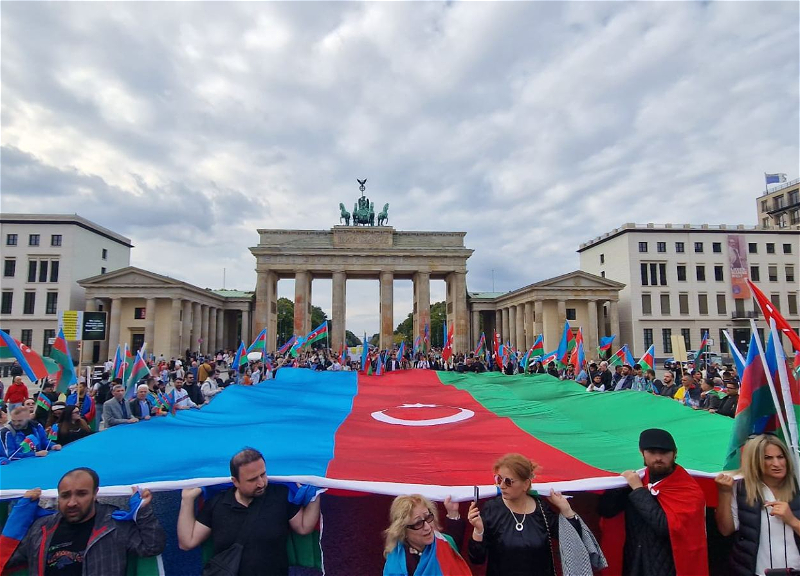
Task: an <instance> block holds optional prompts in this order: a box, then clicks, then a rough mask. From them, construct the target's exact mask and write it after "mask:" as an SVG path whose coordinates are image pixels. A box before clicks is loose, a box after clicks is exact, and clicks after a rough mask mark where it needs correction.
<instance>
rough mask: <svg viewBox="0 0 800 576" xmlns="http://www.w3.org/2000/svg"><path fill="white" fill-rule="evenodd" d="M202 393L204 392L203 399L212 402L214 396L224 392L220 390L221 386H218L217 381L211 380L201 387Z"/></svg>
mask: <svg viewBox="0 0 800 576" xmlns="http://www.w3.org/2000/svg"><path fill="white" fill-rule="evenodd" d="M200 392H202V394H203V398H205V399H206V400H211V399H212V398H213V397H214V396H216V395H217V394H219V393H220V392H222V390H220V389H219V384H217V381H216V380H214V379H213V378H209V379H208V380H206V381H205V382H203V385H202V386H201V387H200Z"/></svg>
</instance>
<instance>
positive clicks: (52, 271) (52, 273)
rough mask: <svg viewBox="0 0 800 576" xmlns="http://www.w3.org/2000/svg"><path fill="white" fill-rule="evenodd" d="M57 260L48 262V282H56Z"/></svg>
mask: <svg viewBox="0 0 800 576" xmlns="http://www.w3.org/2000/svg"><path fill="white" fill-rule="evenodd" d="M58 264H59V263H58V260H53V261H52V262H50V282H58Z"/></svg>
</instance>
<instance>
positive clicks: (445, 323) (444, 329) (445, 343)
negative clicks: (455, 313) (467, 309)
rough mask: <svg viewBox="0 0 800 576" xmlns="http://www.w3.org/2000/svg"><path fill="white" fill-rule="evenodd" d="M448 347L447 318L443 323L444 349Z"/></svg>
mask: <svg viewBox="0 0 800 576" xmlns="http://www.w3.org/2000/svg"><path fill="white" fill-rule="evenodd" d="M445 346H447V318H444V319H443V321H442V348H443V349H444V347H445Z"/></svg>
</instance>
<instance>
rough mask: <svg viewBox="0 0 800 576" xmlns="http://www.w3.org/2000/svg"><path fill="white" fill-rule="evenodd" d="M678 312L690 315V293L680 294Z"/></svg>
mask: <svg viewBox="0 0 800 576" xmlns="http://www.w3.org/2000/svg"><path fill="white" fill-rule="evenodd" d="M678 313H680V314H682V315H684V316H688V315H689V295H688V294H678Z"/></svg>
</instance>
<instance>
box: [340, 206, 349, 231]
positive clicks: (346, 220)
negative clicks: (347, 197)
mask: <svg viewBox="0 0 800 576" xmlns="http://www.w3.org/2000/svg"><path fill="white" fill-rule="evenodd" d="M339 211H340V212H339V224H341V223H342V220H344V225H345V226H350V212H348V211H347V210H345V209H344V204H342V203H341V202H339Z"/></svg>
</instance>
